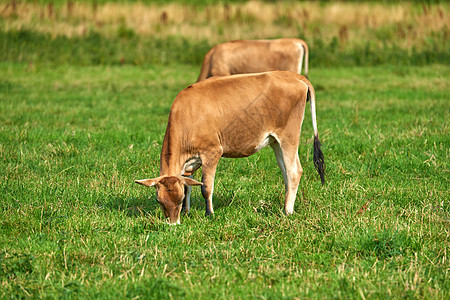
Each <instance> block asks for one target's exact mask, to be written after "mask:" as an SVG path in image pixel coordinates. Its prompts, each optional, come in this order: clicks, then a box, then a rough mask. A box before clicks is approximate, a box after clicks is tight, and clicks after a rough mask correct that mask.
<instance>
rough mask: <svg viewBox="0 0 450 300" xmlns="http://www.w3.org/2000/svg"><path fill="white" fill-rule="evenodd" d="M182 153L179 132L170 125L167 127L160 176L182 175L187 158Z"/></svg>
mask: <svg viewBox="0 0 450 300" xmlns="http://www.w3.org/2000/svg"><path fill="white" fill-rule="evenodd" d="M183 152H184V151H182V142H181V136H180V134H179V131H178V130H176V128H174V127H173V126H170V123H169V124H168V126H167V129H166V134H165V136H164V142H163V146H162V150H161V157H160V159H161V161H160V172H159V173H160V176H163V175H169V176H177V175H181V173H182V170H183V166H184V162H185V161H186V159H187V157H186V155H185V154H184V153H183Z"/></svg>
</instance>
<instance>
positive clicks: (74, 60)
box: [0, 1, 450, 299]
mask: <svg viewBox="0 0 450 300" xmlns="http://www.w3.org/2000/svg"><path fill="white" fill-rule="evenodd" d="M44 2H45V1H44ZM85 2H86V3H89V1H84V2H83V3H85ZM46 3H47V2H46ZM102 3H103V2H102ZM23 5H26V4H23ZM27 5H28V4H27ZM33 5H35V4H33ZM36 5H37V4H36ZM41 5H43V7H44V8H45V11H47V12H48V6H47V4H46V5H44V4H41ZM80 5H81V4H80ZM102 5H103V4H100V5H99V7H100V8H101V7H103V8H105V7H107V6H106V5H107V4H104V5H105V6H102ZM172 5H173V6H171V7H174V8H173V9H174V10H176V9H177V7H181V6H182V4H177V5H178V6H176V5H175V4H172ZM235 5H237V4H235ZM261 5H262V4H261ZM264 5H266V4H264ZM267 5H269V4H267ZM274 5H275V4H274ZM277 5H278V4H277ZM280 5H281V4H280ZM310 5H312V6H315V5H317V7H322V6H320V5H319V4H316V3H312V4H310ZM346 5H350V4H346ZM386 6H387V7H388V8H389V7H390V6H388V5H386ZM405 6H406V8H405V9H408V7H409V8H410V9H412V10H420V9H421V7H420V6H417V7H416V6H414V5H410V4H408V5H405ZM61 7H63V8H64V7H65V6H61ZM89 7H91V6H89ZM231 7H232V9H233V7H235V6H231ZM236 7H237V6H236ZM323 7H325V8H326V7H327V5H324V6H323ZM354 7H355V9H357V8H358V7H357V5H356V4H354ZM380 7H383V6H380ZM1 8H2V7H0V9H1ZM325 8H324V9H325ZM447 8H448V6H445V5H444V8H442V7H439V6H433V7H431V8H430V10H429V12H430V14H432V13H435V14H436V15H439V9H441V10H442V9H443V10H444V13H445V14H447ZM55 9H57V7H56V8H55ZM196 9H197V10H199V11H200V12H202V11H203V10H202V8H196ZM27 11H31V10H30V9H28V10H27ZM99 11H101V10H100V9H99ZM193 11H195V10H193ZM205 11H206V10H205ZM211 11H212V12H214V9H213V8H212V9H211ZM169 16H170V14H169ZM187 16H189V14H187ZM79 18H80V20H81V21H80V24H84V23H83V22H82V21H83V20H85V19H83V18H82V17H79ZM205 18H206V17H205ZM240 18H242V14H241V15H240ZM21 20H22V21H23V22H24V23H22V25H21V26H19V27H20V28H15V27H14V26H16V25H17V22H19V21H21ZM27 20H28V21H27ZM29 20H32V21H29ZM57 20H58V19H56V20H55V21H54V22H57ZM119 20H120V18H119ZM240 20H241V19H238V21H240ZM245 20H247V19H245ZM276 20H278V19H276V18H275V19H274V21H273V22H274V24H275V25H274V26H273V27H272V28H274V29H273V30H276V29H277V28H278V27H277V26H281V27H282V26H288V27H289V26H291V25H289V24H290V23H286V22H288V21H280V20H278V21H276ZM281 20H284V19H281ZM287 20H290V19H289V18H287ZM225 21H226V22H230V21H229V20H225ZM235 21H236V20H235ZM26 22H29V23H26ZM30 22H31V23H30ZM33 22H38V23H42V24H43V25H42V28H41V27H36V28H37V29H35V30H34V31H33V29H32V26H31V25H30V26H29V28H27V25H26V24H34V23H33ZM118 22H119V23H120V22H122V21H118ZM123 22H125V23H123V24H122V25H123V26H122V27H120V26H119V29H117V34H118V35H117V36H116V35H115V33H114V34H113V35H109V34H111V32H112V31H108V30H107V29H108V28H109V27H108V25H107V24H106V25H104V26H103V27H101V29H99V30H98V31H95V30H94V32H93V33H91V34H87V35H82V34H81V35H80V36H75V37H70V36H69V35H64V34H62V35H60V34H59V33H55V35H54V36H52V32H51V30H52V28H51V24H50V23H49V22H47V21H46V19H45V18H44V19H43V20H39V19H33V18H31V19H26V18H24V19H21V17H20V14H18V15H16V16H12V17H11V16H8V17H5V18H3V19H2V20H1V23H0V24H1V27H0V28H1V35H2V41H1V42H0V43H2V48H1V49H2V53H1V54H0V111H1V114H0V197H1V199H0V283H1V285H0V297H1V298H12V299H14V298H69V299H77V298H108V299H119V298H124V297H126V298H134V299H138V298H140V299H148V298H157V299H163V298H169V299H183V298H187V299H192V298H199V299H250V298H252V299H253V298H261V299H283V298H286V299H293V298H301V299H304V298H307V299H310V298H311V299H323V298H341V299H353V298H361V299H368V298H394V299H395V298H400V297H405V298H411V299H416V298H419V299H422V298H425V299H429V298H434V299H446V298H448V297H449V291H450V281H449V268H450V264H449V257H448V253H447V251H448V250H449V245H450V243H449V238H450V236H449V234H450V232H449V228H450V226H449V225H450V224H449V221H450V219H449V216H450V206H449V198H450V197H449V188H450V183H449V154H450V153H449V146H450V135H449V134H450V133H449V124H448V119H449V109H450V102H449V98H450V89H449V86H448V80H449V78H450V64H449V60H448V53H449V43H448V40H447V37H443V36H441V35H439V34H436V35H433V34H430V35H429V36H426V35H425V36H424V37H423V38H424V40H426V41H427V42H428V43H429V44H428V45H435V48H433V49H431V48H430V49H428V50H427V49H423V48H414V50H412V49H413V46H414V45H415V44H414V43H416V42H417V44H419V41H414V40H410V42H411V43H413V44H414V45H406V44H405V45H403V44H401V43H400V44H398V45H395V40H396V39H398V36H396V35H393V36H391V35H390V34H388V33H389V31H388V30H387V29H386V28H382V30H383V32H386V36H388V37H391V41H392V44H391V45H394V46H392V47H387V50H386V53H387V56H386V57H383V55H381V54H377V58H376V59H375V60H374V59H372V56H371V54H373V53H377V50H379V49H381V48H370V47H372V44H371V46H370V47H369V48H368V49H369V50H367V47H365V46H361V47H362V48H359V47H360V45H357V44H351V43H350V42H349V40H351V38H350V37H352V36H353V34H357V30H356V31H352V30H353V29H352V28H353V27H348V28H349V32H350V33H351V34H350V35H349V39H348V42H347V44H346V45H345V46H342V47H337V48H336V51H335V52H334V53H327V55H326V56H324V57H326V58H327V60H326V61H324V62H321V57H320V56H319V55H318V54H317V53H316V54H314V51H315V49H314V47H313V46H314V45H315V46H316V47H317V49H318V52H320V51H325V50H324V49H326V48H327V47H328V45H330V43H337V45H338V46H339V45H343V44H342V41H341V40H340V39H339V33H336V34H337V35H336V36H337V39H333V37H330V38H328V37H326V36H322V37H321V39H317V40H315V43H313V45H312V46H311V49H310V51H311V63H310V72H309V78H310V80H311V82H312V84H313V85H314V87H315V89H316V101H317V102H316V105H317V121H318V128H319V135H320V139H321V142H322V150H323V152H324V156H325V162H326V183H325V185H324V186H321V184H320V179H319V178H318V176H317V173H316V171H315V169H314V166H313V163H312V154H313V153H312V136H313V131H312V126H311V121H310V114H309V108H308V109H307V112H306V114H305V121H304V124H303V128H302V136H301V141H300V148H299V156H300V162H301V164H302V167H303V168H304V173H303V176H302V179H301V181H300V186H299V192H298V197H297V201H296V204H295V209H294V210H295V212H294V214H293V215H292V216H289V217H286V216H284V214H283V201H284V183H283V178H282V175H281V172H280V170H279V168H278V166H277V163H276V160H275V157H274V155H273V152H272V150H271V149H270V148H268V149H263V150H262V151H261V152H260V153H258V154H256V155H253V156H251V157H249V158H245V159H222V160H221V161H220V163H219V166H218V170H217V174H216V180H215V191H214V200H213V201H214V208H215V216H214V217H212V218H206V217H205V216H204V210H205V205H204V202H203V198H202V196H201V193H200V189H199V188H196V187H194V188H193V194H192V199H191V205H192V208H191V212H190V214H189V215H188V216H182V218H181V221H182V225H180V226H167V225H166V224H164V221H163V216H162V213H161V209H160V208H159V206H158V204H157V202H156V200H155V191H154V189H146V188H143V187H142V186H138V185H136V184H135V183H134V182H133V181H134V180H135V179H141V178H146V177H153V176H156V175H158V174H159V154H160V150H161V145H162V141H163V136H164V130H165V127H166V122H167V116H168V113H169V110H170V105H171V102H172V101H173V99H174V98H175V96H176V95H177V93H178V92H179V91H180V90H182V89H183V88H185V87H187V86H188V85H190V84H191V83H193V82H194V81H195V80H196V78H197V76H198V73H199V72H200V62H199V60H201V57H202V56H203V55H204V53H206V51H207V49H208V48H209V47H210V46H211V45H212V44H209V43H208V42H207V40H204V39H203V38H208V34H209V33H208V34H206V33H205V34H206V35H205V36H200V38H199V39H197V40H195V38H193V39H185V40H183V38H180V39H175V38H174V37H172V36H171V35H170V32H169V33H168V32H165V31H164V30H162V29H161V31H160V32H159V34H160V35H159V37H158V39H156V40H153V39H152V38H148V36H147V37H146V35H151V34H153V33H146V32H139V31H138V30H135V29H134V31H131V29H130V28H132V25H127V23H126V22H127V19H126V20H124V21H123ZM258 22H259V21H258V19H249V20H247V22H246V23H245V22H244V23H245V24H250V25H251V24H253V25H252V26H257V25H258V24H259V23H258ZM283 22H284V23H283ZM200 23H201V22H200ZM14 24H16V25H14ZM49 24H50V25H49ZM124 24H125V25H126V26H125V25H124ZM255 24H256V25H255ZM283 24H284V25H283ZM170 25H171V26H176V22H175V23H170ZM200 25H201V26H204V27H205V28H207V26H206V25H205V24H204V23H201V24H200ZM250 25H249V26H250ZM294 25H295V24H294ZM294 25H292V26H291V27H292V28H296V27H295V26H294ZM419 25H420V24H419ZM77 26H78V25H77ZM127 26H129V27H127ZM291 27H289V28H291ZM120 28H122V29H120ZM124 28H125V29H127V28H128V29H127V30H128V31H127V30H125V29H124ZM292 28H291V29H292ZM59 29H61V27H58V30H59ZM397 29H398V28H397ZM397 29H396V30H397ZM102 30H104V31H105V32H103V31H102ZM114 30H116V29H114ZM124 30H125V31H124ZM167 30H168V29H167ZM292 30H293V29H292ZM361 30H363V29H361ZM446 30H447V31H446V32H448V29H446ZM413 31H414V28H413V30H411V32H413ZM422 31H423V32H425V31H426V30H425V29H423V30H422ZM114 32H116V31H114ZM131 32H133V33H131ZM201 32H203V31H201ZM204 32H207V31H206V29H205V31H204ZM274 32H276V31H274ZM312 32H313V29H311V33H312ZM352 32H354V33H352ZM395 32H398V31H395ZM415 33H416V34H413V33H411V34H412V35H413V36H416V37H417V33H418V32H415ZM120 34H124V35H125V36H121V35H120ZM223 34H224V36H222V37H223V38H225V37H226V29H224V32H223ZM269 34H270V33H269ZM273 34H274V35H276V34H277V33H273ZM406 34H407V33H406ZM424 34H425V33H424ZM243 35H244V37H246V38H252V37H255V36H251V35H250V33H248V32H244V33H243ZM443 35H444V34H443ZM362 36H363V35H362ZM419 37H420V35H419ZM302 38H303V37H302ZM307 38H308V35H307V36H306V37H305V40H307V41H308V39H307ZM357 40H358V41H362V38H361V36H358V37H357ZM172 41H174V42H173V43H172ZM212 41H213V42H216V41H214V40H212ZM333 41H334V42H333ZM336 41H337V42H336ZM97 42H98V43H100V45H101V46H102V47H104V49H103V50H99V52H97V51H96V49H99V48H96V47H98V43H97ZM146 43H148V44H146ZM211 43H212V42H211ZM49 44H51V45H52V46H53V47H48V46H47V47H48V48H45V47H46V45H49ZM133 44H136V45H137V46H136V49H134V48H133V47H132V45H133ZM363 44H364V43H363ZM24 45H25V46H24ZM145 45H151V46H152V47H151V49H150V50H148V49H147V50H146V49H145V48H143V46H145ZM171 45H175V46H176V47H175V48H176V49H175V50H173V52H170V51H169V49H171ZM181 46H183V47H184V48H183V49H181V50H180V49H179V48H177V47H181ZM381 46H382V45H381ZM381 46H380V47H381ZM385 46H386V45H385ZM373 47H375V46H373ZM417 47H419V46H417ZM45 49H47V50H48V51H51V52H46V51H44V50H45ZM355 49H363V50H364V49H365V50H367V51H368V52H364V51H363V52H357V51H356V50H355ZM127 50H129V51H127ZM14 51H15V52H14ZM102 51H103V52H102ZM201 51H204V52H201ZM427 51H428V52H427ZM320 53H322V52H320ZM364 53H365V54H364ZM15 54H16V55H15ZM127 55H128V56H127ZM364 55H366V56H364ZM147 57H148V59H149V60H150V62H149V61H146V58H147ZM163 57H165V58H167V57H169V58H170V60H163V59H162V58H163ZM358 57H363V59H362V60H361V59H360V60H358ZM364 57H365V58H364ZM133 58H134V60H133ZM396 58H398V60H397V59H396ZM415 58H418V59H415ZM122 59H123V61H122ZM333 62H337V63H336V64H334V63H333ZM430 62H432V63H431V64H430ZM308 106H309V104H308ZM199 174H200V173H199V172H198V174H196V177H195V178H196V179H199Z"/></svg>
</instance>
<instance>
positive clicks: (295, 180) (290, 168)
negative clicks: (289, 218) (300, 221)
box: [270, 142, 303, 215]
mask: <svg viewBox="0 0 450 300" xmlns="http://www.w3.org/2000/svg"><path fill="white" fill-rule="evenodd" d="M270 146H271V147H272V149H273V151H274V152H275V156H276V158H277V162H278V166H279V167H280V169H281V172H282V173H283V179H284V184H285V203H284V212H285V213H286V214H287V215H290V214H292V213H293V212H294V203H295V198H296V197H297V190H298V184H299V183H300V178H301V177H302V173H303V169H302V166H301V165H300V159H299V158H298V145H292V146H284V147H283V145H280V143H278V142H275V143H272V144H271V145H270Z"/></svg>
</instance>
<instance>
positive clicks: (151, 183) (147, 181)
mask: <svg viewBox="0 0 450 300" xmlns="http://www.w3.org/2000/svg"><path fill="white" fill-rule="evenodd" d="M161 178H162V177H158V178H153V179H141V180H135V181H134V182H135V183H137V184H142V185H145V186H154V185H156V184H158V182H159V181H160V180H161Z"/></svg>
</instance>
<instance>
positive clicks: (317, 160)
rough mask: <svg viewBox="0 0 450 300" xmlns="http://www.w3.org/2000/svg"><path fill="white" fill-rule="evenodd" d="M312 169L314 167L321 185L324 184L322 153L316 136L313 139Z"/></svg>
mask: <svg viewBox="0 0 450 300" xmlns="http://www.w3.org/2000/svg"><path fill="white" fill-rule="evenodd" d="M314 167H316V170H317V173H319V176H320V181H322V185H323V184H324V183H325V161H324V159H323V153H322V150H321V149H320V141H319V138H318V137H317V136H315V137H314Z"/></svg>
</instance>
